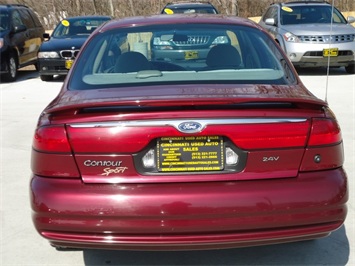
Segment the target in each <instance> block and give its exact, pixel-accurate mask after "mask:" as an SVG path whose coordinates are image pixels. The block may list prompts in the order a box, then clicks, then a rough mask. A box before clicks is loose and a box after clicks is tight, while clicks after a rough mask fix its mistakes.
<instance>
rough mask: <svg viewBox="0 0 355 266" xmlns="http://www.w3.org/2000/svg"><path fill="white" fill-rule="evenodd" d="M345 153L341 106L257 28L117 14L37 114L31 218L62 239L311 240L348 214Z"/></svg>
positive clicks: (54, 239) (61, 242)
mask: <svg viewBox="0 0 355 266" xmlns="http://www.w3.org/2000/svg"><path fill="white" fill-rule="evenodd" d="M123 47H129V48H130V49H129V51H127V49H123ZM206 50H208V52H207V54H206V53H205V52H206ZM157 51H159V57H156V56H154V53H156V52H157ZM201 51H203V54H201ZM343 161H344V157H343V141H342V137H341V131H340V128H339V125H338V123H337V120H336V118H335V116H334V114H333V113H332V111H331V110H330V109H329V107H328V105H327V103H326V102H324V101H322V100H320V99H318V98H316V97H315V96H314V95H313V94H312V93H310V92H309V91H308V90H307V89H306V88H305V86H304V85H303V84H302V82H301V81H300V79H299V77H298V76H297V73H296V72H295V70H294V68H293V66H292V64H291V63H290V61H289V60H288V59H287V57H286V56H285V54H284V53H283V52H282V50H281V49H280V47H279V46H278V45H277V44H276V43H275V42H274V41H273V40H272V38H270V36H269V35H268V34H267V33H266V32H265V31H264V30H262V29H261V28H260V27H259V26H258V25H256V24H254V23H253V22H251V21H249V20H247V19H241V18H236V17H222V16H218V15H216V16H203V15H202V16H200V15H192V16H188V15H172V16H164V15H162V16H153V17H144V18H139V17H138V18H137V17H136V18H126V19H121V20H116V21H110V22H108V23H107V24H105V25H103V26H101V27H100V28H99V29H98V30H97V31H95V32H94V33H93V34H92V35H91V36H90V37H89V38H88V40H87V41H86V43H85V44H84V46H83V47H82V49H81V52H80V54H79V56H78V58H77V59H76V61H75V63H74V65H73V67H72V69H71V70H70V72H69V74H68V76H67V78H66V80H65V82H64V84H63V87H62V89H61V91H60V93H59V95H58V96H57V97H56V98H55V99H54V100H53V101H52V102H51V103H50V104H49V105H48V106H47V107H46V108H45V110H44V111H43V113H42V114H41V115H40V118H39V122H38V125H37V128H36V131H35V134H34V138H33V150H32V162H31V164H32V172H33V174H32V178H31V183H30V189H31V205H32V211H33V222H34V225H35V228H36V229H37V231H38V232H39V234H40V235H41V236H43V237H44V238H46V239H48V240H49V242H50V243H51V244H52V245H53V246H55V247H58V248H66V247H71V248H105V249H136V250H155V249H157V250H163V249H169V250H179V249H180V250H181V249H188V250H189V249H209V248H227V247H241V246H251V245H262V244H271V243H282V242H289V241H298V240H307V239H314V238H319V237H323V236H327V235H329V234H330V233H331V232H332V231H334V230H336V229H338V228H339V227H340V226H341V225H342V224H343V222H344V220H345V217H346V214H347V208H346V202H347V200H348V187H347V177H346V173H345V171H344V169H343Z"/></svg>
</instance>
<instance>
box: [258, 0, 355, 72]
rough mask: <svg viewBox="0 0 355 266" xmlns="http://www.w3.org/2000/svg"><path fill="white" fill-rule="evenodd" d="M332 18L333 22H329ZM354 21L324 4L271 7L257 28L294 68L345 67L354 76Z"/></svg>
mask: <svg viewBox="0 0 355 266" xmlns="http://www.w3.org/2000/svg"><path fill="white" fill-rule="evenodd" d="M331 18H332V19H333V21H331ZM352 22H355V18H354V17H348V18H347V20H346V19H345V18H344V17H343V15H342V14H341V13H340V11H339V10H337V9H336V8H334V7H332V6H331V5H330V4H329V3H326V2H317V1H297V2H288V3H277V4H272V5H271V6H270V7H269V8H268V9H267V10H266V12H265V13H264V15H263V16H262V18H261V20H260V22H259V24H260V25H261V26H262V27H263V28H265V29H266V30H267V31H268V32H269V33H270V34H271V35H273V36H274V38H275V40H276V41H277V42H278V43H279V44H280V45H281V47H282V48H283V49H284V51H285V52H286V54H287V56H288V57H289V58H290V59H291V61H292V63H293V64H294V66H296V67H324V66H327V65H328V61H329V65H330V66H331V67H345V69H346V71H347V72H348V73H350V74H354V73H355V28H354V27H353V26H352V25H350V23H352Z"/></svg>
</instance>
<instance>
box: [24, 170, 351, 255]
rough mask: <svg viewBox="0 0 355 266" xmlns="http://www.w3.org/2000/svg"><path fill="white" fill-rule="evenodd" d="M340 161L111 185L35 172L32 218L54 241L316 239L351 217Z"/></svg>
mask: <svg viewBox="0 0 355 266" xmlns="http://www.w3.org/2000/svg"><path fill="white" fill-rule="evenodd" d="M347 199H348V190H347V181H346V174H345V173H344V171H343V170H342V169H336V170H331V171H324V172H314V173H304V174H301V175H300V176H299V177H298V178H288V179H269V180H254V181H238V182H208V183H189V184H187V183H173V184H137V185H132V184H129V185H123V184H122V185H109V184H104V185H103V184H84V183H82V182H81V180H79V179H77V180H67V179H49V178H42V177H38V176H34V177H33V178H32V181H31V202H32V210H33V222H34V225H35V227H36V229H37V230H38V232H39V233H40V234H41V235H42V236H43V237H45V238H47V239H48V240H49V241H50V242H51V243H52V244H53V245H55V246H62V247H79V248H107V249H140V250H150V249H158V250H166V249H171V250H176V249H207V248H223V247H240V246H252V245H262V244H271V243H282V242H289V241H297V240H305V239H312V238H317V237H321V236H326V235H328V234H329V233H331V232H332V231H333V230H336V229H337V228H339V227H340V226H341V225H342V224H343V222H344V220H345V217H346V213H347V209H346V202H347Z"/></svg>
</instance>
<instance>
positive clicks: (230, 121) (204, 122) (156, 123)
mask: <svg viewBox="0 0 355 266" xmlns="http://www.w3.org/2000/svg"><path fill="white" fill-rule="evenodd" d="M306 120H307V119H306V118H225V119H172V120H164V119H156V120H154V119H151V120H144V121H143V120H142V121H140V120H135V121H114V122H92V123H72V124H69V126H70V127H73V128H95V127H161V126H171V127H174V128H176V129H177V130H179V125H180V124H181V123H183V122H197V123H200V124H201V126H202V127H201V129H200V131H199V132H201V131H202V130H203V129H205V128H206V126H208V125H236V124H273V123H300V122H305V121H306ZM179 131H180V130H179ZM191 133H197V132H191Z"/></svg>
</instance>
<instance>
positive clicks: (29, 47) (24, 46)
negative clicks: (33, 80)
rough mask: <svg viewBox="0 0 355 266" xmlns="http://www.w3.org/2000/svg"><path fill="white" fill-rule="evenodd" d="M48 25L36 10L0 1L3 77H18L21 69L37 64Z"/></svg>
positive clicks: (5, 79)
mask: <svg viewBox="0 0 355 266" xmlns="http://www.w3.org/2000/svg"><path fill="white" fill-rule="evenodd" d="M43 33H44V28H43V26H42V24H41V22H40V21H39V19H38V17H37V16H36V14H35V13H34V12H33V11H32V10H31V9H30V8H29V7H27V6H24V5H15V4H14V5H0V53H1V54H0V57H1V68H0V74H1V75H0V80H1V81H14V80H16V77H17V69H19V68H21V67H25V66H28V65H35V66H36V68H37V52H38V49H39V47H40V45H41V44H42V42H43Z"/></svg>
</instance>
